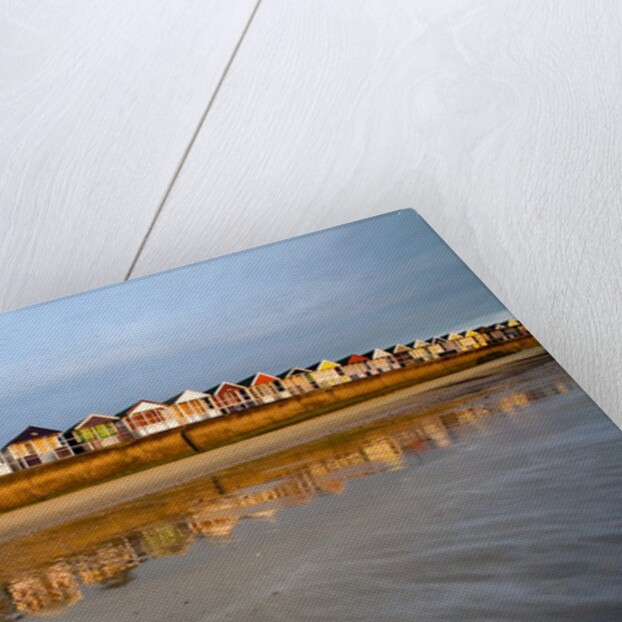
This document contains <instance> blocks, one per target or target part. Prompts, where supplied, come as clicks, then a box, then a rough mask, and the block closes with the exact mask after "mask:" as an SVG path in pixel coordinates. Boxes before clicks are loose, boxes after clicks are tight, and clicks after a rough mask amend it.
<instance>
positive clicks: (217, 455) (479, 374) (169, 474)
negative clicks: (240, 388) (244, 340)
mask: <svg viewBox="0 0 622 622" xmlns="http://www.w3.org/2000/svg"><path fill="white" fill-rule="evenodd" d="M542 356H548V355H546V352H545V351H544V349H542V348H531V349H529V350H525V351H522V352H518V353H516V354H511V355H508V356H505V357H504V358H502V359H498V360H494V361H490V362H488V363H484V364H482V365H479V366H477V367H475V368H471V369H468V370H465V371H461V372H457V373H454V374H451V375H449V376H445V377H443V378H439V379H436V380H431V381H428V382H424V383H421V384H418V385H415V386H412V387H409V388H406V389H400V390H396V391H394V392H392V393H390V394H388V395H383V396H381V397H376V398H371V399H369V400H367V401H365V402H364V403H360V404H356V405H353V406H348V407H345V408H343V409H340V410H337V411H333V412H331V413H328V414H326V415H322V416H320V417H317V418H314V419H310V420H308V421H304V422H300V423H297V424H295V425H291V426H289V427H285V428H282V429H278V430H274V431H272V432H269V433H266V434H263V435H261V436H257V437H254V438H251V439H247V440H243V441H240V442H238V443H235V444H233V445H229V446H226V447H222V448H219V449H214V450H211V451H208V452H205V453H203V454H199V455H196V456H192V457H190V458H185V459H183V460H179V461H177V462H172V463H169V464H165V465H161V466H158V467H154V468H152V469H149V470H148V471H143V472H139V473H134V474H131V475H128V476H125V477H122V478H119V479H116V480H113V481H109V482H105V483H101V484H97V485H94V486H92V487H89V488H86V489H83V490H79V491H76V492H72V493H68V494H66V495H63V496H60V497H57V498H54V499H49V500H46V501H43V502H40V503H37V504H34V505H31V506H28V507H25V508H20V509H18V510H14V511H11V512H7V513H5V514H3V515H1V516H0V541H3V540H8V539H11V538H14V537H16V536H19V535H23V534H26V533H29V532H32V531H35V530H38V529H42V528H46V527H51V526H53V525H56V524H60V523H63V522H65V521H68V520H71V519H74V518H78V517H80V516H84V515H88V514H91V513H94V512H97V511H101V510H103V509H105V508H106V507H110V506H112V505H116V504H119V503H122V502H125V501H129V500H132V499H135V498H138V497H141V496H143V495H147V494H150V493H154V492H157V491H160V490H163V489H166V488H169V487H172V486H175V485H177V484H180V483H183V482H186V481H189V480H192V479H194V478H196V477H198V476H201V475H206V474H209V473H210V472H212V471H218V470H221V469H224V468H227V467H231V466H235V465H237V464H241V463H244V462H246V461H249V460H252V459H254V458H258V457H261V456H263V455H268V454H270V453H273V452H276V451H279V450H283V449H287V448H290V447H293V446H296V445H298V444H300V443H302V442H306V441H309V440H313V439H316V438H320V437H322V436H325V435H329V434H333V433H335V432H339V431H340V430H342V429H346V428H351V427H352V426H353V425H356V424H359V423H361V424H362V423H364V422H366V421H369V420H372V419H373V418H375V417H379V416H383V417H386V416H387V415H391V414H399V413H400V412H401V411H404V409H408V410H410V411H412V408H413V401H412V398H413V396H415V395H419V394H424V393H427V392H430V391H434V390H437V389H441V388H443V387H450V386H451V385H455V384H457V383H462V382H466V381H469V380H475V379H477V378H485V377H487V376H489V375H491V374H493V373H497V372H499V371H502V370H503V368H511V366H512V365H514V364H519V363H521V362H526V361H528V360H529V359H532V358H534V359H535V358H536V357H542Z"/></svg>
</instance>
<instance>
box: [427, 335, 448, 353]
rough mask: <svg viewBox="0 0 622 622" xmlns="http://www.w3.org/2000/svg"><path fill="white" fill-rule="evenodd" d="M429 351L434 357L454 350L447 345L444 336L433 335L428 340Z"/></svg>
mask: <svg viewBox="0 0 622 622" xmlns="http://www.w3.org/2000/svg"><path fill="white" fill-rule="evenodd" d="M427 344H428V352H430V354H432V356H433V358H439V357H442V356H446V355H447V354H449V353H451V352H453V351H454V350H453V349H452V348H450V347H449V346H448V345H447V341H446V340H445V339H444V338H443V337H431V338H430V339H428V340H427Z"/></svg>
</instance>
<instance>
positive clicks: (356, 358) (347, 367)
mask: <svg viewBox="0 0 622 622" xmlns="http://www.w3.org/2000/svg"><path fill="white" fill-rule="evenodd" d="M367 360H368V359H367V357H366V356H363V355H362V354H350V356H346V357H345V358H342V359H339V360H338V361H337V363H339V366H340V367H341V371H342V372H343V373H344V374H345V375H346V376H348V378H350V380H360V379H361V378H366V377H368V376H371V370H370V368H369V365H368V364H367Z"/></svg>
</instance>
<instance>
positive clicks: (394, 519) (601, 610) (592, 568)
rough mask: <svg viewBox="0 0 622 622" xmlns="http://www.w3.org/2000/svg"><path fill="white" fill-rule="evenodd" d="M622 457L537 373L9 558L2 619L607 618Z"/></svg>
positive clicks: (621, 578) (620, 557) (617, 554)
mask: <svg viewBox="0 0 622 622" xmlns="http://www.w3.org/2000/svg"><path fill="white" fill-rule="evenodd" d="M621 458H622V436H621V434H620V432H619V430H618V429H617V428H616V427H615V426H614V424H613V423H611V421H610V420H609V419H608V418H607V417H606V416H605V415H604V414H603V413H602V412H601V411H600V410H599V409H598V408H597V407H596V406H595V405H594V404H593V402H591V400H589V398H587V397H586V396H585V394H584V393H583V392H582V391H580V390H579V389H578V388H577V387H576V385H575V384H574V383H573V382H572V381H571V380H570V379H569V378H568V376H566V375H565V374H564V372H563V371H562V370H561V369H560V368H559V367H558V366H557V365H556V364H554V363H551V362H550V359H548V358H541V359H540V362H539V364H537V365H535V366H534V365H533V364H530V365H522V366H521V365H519V366H514V367H512V368H509V369H505V370H502V371H500V372H498V373H495V374H493V375H491V376H490V377H488V378H485V379H479V380H474V381H471V382H468V383H460V384H456V385H455V386H453V387H448V388H446V389H443V390H442V391H434V392H430V393H429V394H425V395H419V396H416V397H414V398H413V403H412V407H411V408H410V409H409V410H408V412H406V413H405V414H402V415H399V416H393V417H391V418H390V419H389V420H385V421H376V422H373V423H372V424H369V425H367V426H366V427H365V428H363V429H356V430H351V431H349V432H347V433H341V434H340V435H338V436H335V437H333V438H329V439H324V440H322V441H315V442H314V443H311V444H309V445H308V446H305V447H300V448H297V449H296V450H290V451H285V452H280V453H279V454H275V455H274V456H271V457H269V458H266V459H262V460H261V461H258V462H257V463H255V464H252V465H247V466H246V467H240V468H233V469H229V470H227V471H226V472H222V473H217V474H210V475H209V477H203V478H198V479H197V480H196V481H195V482H191V483H190V484H186V485H184V486H180V487H178V488H176V489H174V490H171V491H167V492H166V493H165V494H160V495H155V496H152V497H149V498H145V499H142V500H138V501H136V502H133V503H131V504H125V505H124V506H122V507H119V508H118V509H116V510H110V511H108V512H107V513H106V515H101V516H97V517H92V518H90V519H89V520H88V521H82V522H79V521H78V522H74V523H71V524H67V525H65V526H62V527H59V528H55V529H54V530H49V531H43V532H40V533H37V534H32V535H30V536H29V537H27V538H21V539H20V540H15V541H14V542H10V543H5V544H3V545H2V548H1V560H2V565H1V566H2V567H1V568H0V575H1V581H3V582H4V596H3V597H2V598H3V600H0V603H2V604H0V611H2V608H3V607H4V610H6V614H5V619H7V620H14V619H20V618H22V617H30V616H33V615H47V616H57V617H58V618H60V619H62V620H68V621H69V620H98V621H99V620H102V621H105V620H115V621H116V622H123V621H124V620H149V621H153V622H157V621H160V620H162V621H164V620H184V621H217V620H257V621H264V620H265V621H268V620H274V621H281V620H282V621H288V622H290V621H292V620H296V621H306V620H370V621H372V620H373V621H379V620H387V621H389V620H391V621H393V620H395V621H397V620H426V621H427V620H456V621H458V620H466V621H469V620H559V619H563V620H590V621H592V620H594V621H598V620H620V619H622V588H621V586H622V494H621V493H620V491H621V490H622V460H621ZM1 619H3V618H2V614H0V620H1Z"/></svg>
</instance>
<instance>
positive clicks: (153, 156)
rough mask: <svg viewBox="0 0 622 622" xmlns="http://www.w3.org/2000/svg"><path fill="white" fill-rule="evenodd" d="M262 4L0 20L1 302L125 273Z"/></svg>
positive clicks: (147, 6) (41, 13)
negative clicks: (241, 40)
mask: <svg viewBox="0 0 622 622" xmlns="http://www.w3.org/2000/svg"><path fill="white" fill-rule="evenodd" d="M254 6H255V1H254V0H237V1H236V2H235V3H230V2H226V1H224V0H202V1H199V0H183V1H182V2H165V1H164V0H140V1H138V2H124V1H121V0H112V1H106V2H103V1H96V2H89V3H88V5H87V4H85V3H82V2H78V1H77V0H69V1H65V2H48V3H45V2H38V3H36V4H33V3H30V2H28V3H27V2H23V3H21V2H18V3H9V4H6V3H5V4H4V5H3V7H2V15H1V16H0V266H2V270H1V271H0V307H1V308H2V309H9V308H14V307H17V306H21V305H25V304H29V303H33V302H38V301H41V300H46V299H48V298H53V297H56V296H60V295H65V294H69V293H72V292H76V291H81V290H85V289H89V288H91V287H95V286H99V285H104V284H107V283H111V282H115V281H119V280H122V279H123V278H124V276H125V274H126V272H127V270H128V267H129V265H130V263H131V261H132V259H133V258H134V256H135V255H136V251H137V249H138V247H139V245H140V243H141V241H142V239H143V237H144V235H145V233H146V231H147V228H148V226H149V224H150V222H151V220H152V218H153V215H154V213H155V211H156V210H157V208H158V205H159V203H160V201H161V200H162V197H163V195H164V194H165V192H166V189H167V187H168V185H169V183H170V181H171V178H172V176H173V175H174V172H175V169H176V167H177V165H178V163H179V162H180V158H181V157H182V154H183V152H184V150H185V149H186V147H187V145H188V143H189V141H190V139H191V137H192V134H193V132H194V131H195V130H196V127H197V124H198V123H199V121H200V118H201V116H202V114H203V112H204V110H205V107H206V105H207V103H208V101H209V99H210V97H211V96H212V93H213V92H214V89H215V87H216V85H217V84H218V82H219V80H220V78H221V76H222V74H223V70H224V68H225V66H226V65H227V63H228V61H229V59H230V58H231V54H232V51H233V49H234V48H235V45H236V43H237V42H238V40H239V37H240V35H241V33H242V32H243V29H244V27H245V25H246V23H247V21H248V19H249V16H250V14H251V12H252V10H253V8H254Z"/></svg>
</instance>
